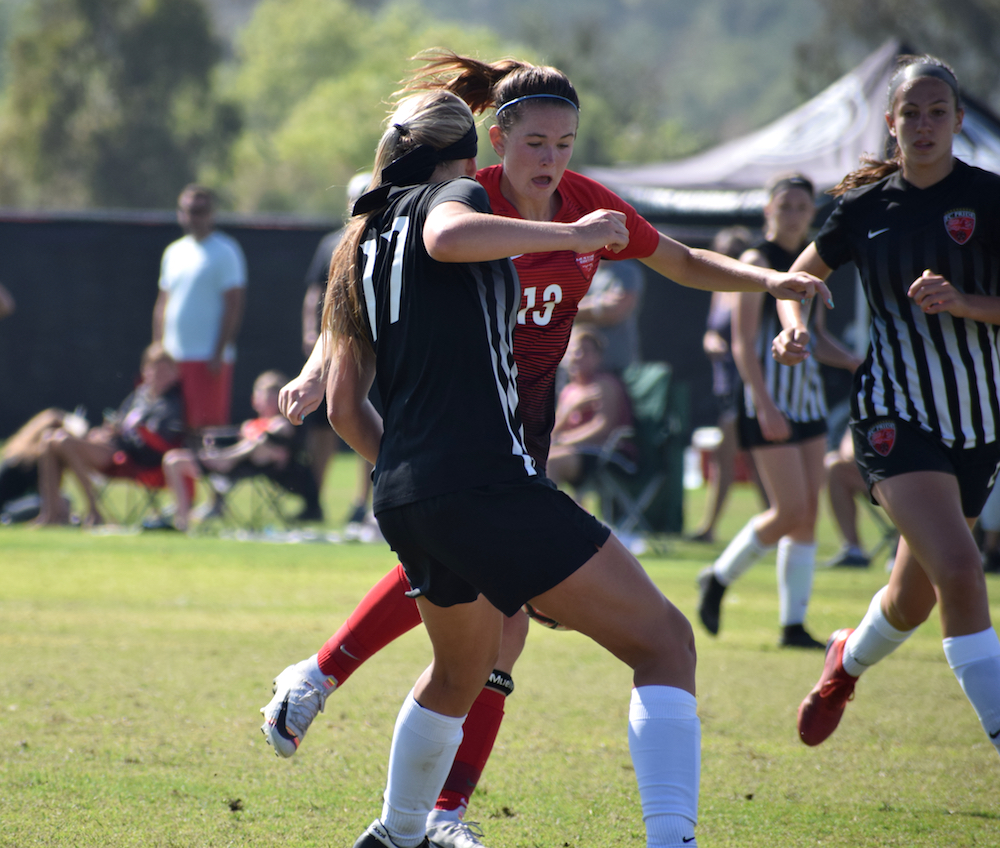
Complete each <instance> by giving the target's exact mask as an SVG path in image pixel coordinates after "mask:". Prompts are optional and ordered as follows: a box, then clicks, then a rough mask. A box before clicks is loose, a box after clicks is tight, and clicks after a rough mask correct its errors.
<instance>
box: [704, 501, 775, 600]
mask: <svg viewBox="0 0 1000 848" xmlns="http://www.w3.org/2000/svg"><path fill="white" fill-rule="evenodd" d="M753 523H754V519H752V518H751V519H750V520H749V521H748V522H747V523H746V526H745V527H744V528H743V529H742V530H740V532H739V533H737V534H736V536H735V537H734V538H733V541H731V542H730V543H729V544H728V545H726V549H725V550H724V551H723V552H722V553H721V554H720V555H719V558H718V559H717V560H716V561H715V565H714V566H713V567H712V571H713V572H714V573H715V579H716V580H718V581H719V582H720V583H721V584H722V585H723V586H728V585H730V584H731V583H732V582H733V581H734V580H736V579H737V578H739V577H741V576H742V575H744V574H746V572H747V571H749V570H750V566H752V565H753V564H754V563H755V562H757V560H759V559H760V558H761V557H762V556H763V555H764V554H765V553H766V552H767V551H768V550H770V548H767V547H765V546H764V545H762V544H761V543H760V540H759V539H758V538H757V531H756V530H755V529H754V526H753Z"/></svg>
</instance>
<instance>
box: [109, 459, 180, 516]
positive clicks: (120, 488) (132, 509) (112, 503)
mask: <svg viewBox="0 0 1000 848" xmlns="http://www.w3.org/2000/svg"><path fill="white" fill-rule="evenodd" d="M91 480H92V483H93V484H94V488H95V492H96V495H97V503H98V508H99V509H100V511H101V515H102V516H104V518H105V520H106V521H107V522H109V523H110V524H117V525H120V526H122V527H135V526H138V525H139V524H142V523H144V522H145V521H147V520H150V519H152V518H154V517H159V516H162V514H163V512H164V507H163V505H162V504H161V503H160V496H161V495H163V494H164V493H168V494H169V492H168V489H167V483H166V480H165V479H164V477H163V470H162V469H161V468H159V467H157V468H148V469H143V470H141V471H139V472H137V473H135V474H133V475H129V476H122V475H104V474H94V475H92V477H91Z"/></svg>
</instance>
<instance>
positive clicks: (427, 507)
mask: <svg viewBox="0 0 1000 848" xmlns="http://www.w3.org/2000/svg"><path fill="white" fill-rule="evenodd" d="M475 155H476V129H475V124H474V122H473V118H472V113H471V111H470V110H469V108H468V106H467V105H466V104H465V103H464V101H462V100H461V99H460V98H458V97H457V96H456V95H454V94H451V93H450V92H445V91H432V92H427V93H423V94H418V95H411V96H409V97H406V98H404V99H403V100H402V101H401V102H400V104H399V106H398V107H397V109H396V111H395V113H394V114H393V116H392V118H391V119H390V123H389V126H388V129H387V130H386V131H385V133H384V134H383V137H382V140H381V142H380V144H379V150H378V154H377V159H376V167H375V169H374V172H375V173H376V174H381V175H382V181H383V182H382V185H381V186H380V187H379V188H377V189H375V190H373V191H371V192H369V193H368V194H366V195H365V196H363V197H362V198H361V200H359V202H358V205H357V206H356V207H355V213H356V214H355V217H354V219H353V220H352V222H351V224H349V225H348V226H349V229H348V232H347V233H346V234H345V235H344V238H343V240H342V241H341V244H340V246H338V249H337V252H336V253H335V255H334V260H333V263H332V265H331V276H330V284H329V287H328V291H327V299H326V305H325V308H324V327H325V328H326V330H327V331H328V332H329V334H330V335H329V343H330V354H331V356H332V358H333V360H334V364H333V366H332V368H331V376H330V380H331V382H330V387H329V392H328V394H329V396H330V397H335V398H338V399H339V400H342V399H343V398H345V397H347V398H348V399H349V402H347V403H343V404H339V405H335V406H334V407H333V408H332V409H331V413H330V418H331V423H333V424H334V426H335V428H336V429H337V431H338V432H339V433H340V434H341V436H342V437H344V438H345V440H346V441H347V442H348V443H349V444H351V445H352V447H354V448H355V449H356V450H357V451H358V452H359V453H361V454H362V455H363V456H365V457H367V458H368V459H369V460H371V461H374V462H375V475H374V508H375V512H376V515H377V517H378V521H379V525H380V528H381V530H382V533H383V535H384V536H385V538H386V540H387V541H388V542H389V543H390V545H391V546H392V548H393V549H394V550H395V551H396V553H397V554H398V555H399V557H400V561H401V562H402V563H403V565H404V567H405V569H406V572H407V576H408V578H409V582H410V585H411V586H412V587H413V591H412V593H411V594H412V595H413V596H415V597H416V600H417V604H418V605H419V607H420V612H421V615H422V618H423V621H424V625H425V627H426V629H427V632H428V635H429V636H430V638H431V643H432V646H433V653H434V658H433V661H432V663H431V665H430V666H429V667H428V669H427V670H426V671H425V672H424V673H423V675H421V677H420V678H419V679H418V681H417V682H416V684H415V685H414V688H413V690H412V692H411V693H410V695H409V696H408V697H407V699H406V702H405V703H404V705H403V708H402V710H401V711H400V714H399V718H398V720H397V723H396V728H395V731H394V734H393V741H392V749H391V753H390V758H389V775H388V781H387V785H386V790H385V794H384V804H383V807H382V813H381V816H380V817H379V819H378V820H376V821H375V822H374V823H373V824H372V825H371V826H370V827H369V828H368V829H367V830H366V831H365V833H364V834H362V836H361V837H360V838H359V839H358V842H357V846H358V848H380V847H382V846H384V848H393V846H399V848H416V846H418V845H427V837H426V835H425V832H426V822H427V816H428V813H429V812H430V810H431V808H432V807H433V805H434V802H435V800H436V799H437V797H438V793H439V791H440V790H441V787H442V785H443V783H444V780H445V777H446V775H447V774H448V771H449V769H450V768H451V764H452V760H453V757H454V754H455V751H456V749H457V748H458V744H459V742H460V741H461V738H462V724H463V722H464V720H465V716H466V714H467V713H468V710H469V707H470V706H471V704H472V703H473V701H474V700H475V699H476V696H477V695H479V693H480V691H481V690H482V688H483V685H484V684H485V683H486V681H487V679H488V677H489V674H490V672H491V670H492V669H493V667H494V664H495V662H496V658H497V653H498V650H499V646H500V636H501V630H502V620H503V614H506V615H511V614H513V613H514V612H516V611H517V610H520V609H521V607H522V606H523V604H524V603H525V602H527V601H532V602H533V603H534V602H537V603H538V605H539V606H541V607H542V608H543V609H546V610H548V611H550V612H551V613H552V614H553V615H555V616H557V617H558V619H559V620H560V621H562V622H564V623H566V624H567V625H568V626H570V627H573V628H575V629H578V630H580V631H581V632H583V633H586V634H587V635H589V636H591V637H592V638H593V639H595V641H597V642H598V643H599V644H601V645H603V646H604V647H606V648H607V649H608V650H609V651H611V652H612V653H613V654H615V655H616V656H618V657H619V658H621V659H622V660H623V661H625V662H626V663H627V664H628V665H629V666H631V667H632V669H633V671H634V676H633V680H634V684H635V688H634V689H633V690H632V695H631V698H632V706H631V709H630V717H629V739H630V745H631V752H632V757H633V763H634V765H635V771H636V776H637V780H638V783H639V790H640V795H641V797H642V802H643V810H644V820H645V824H646V829H647V834H648V840H649V844H651V845H663V846H668V845H677V846H681V845H685V844H687V845H690V844H694V824H695V819H696V817H697V798H698V773H699V760H700V724H699V720H698V716H697V711H696V702H695V698H694V671H695V654H694V638H693V634H692V632H691V627H690V625H689V624H688V622H687V620H686V619H685V618H684V616H683V615H682V614H681V613H680V611H679V610H678V609H677V608H676V607H674V606H673V605H672V604H671V603H670V602H669V601H668V600H667V599H666V598H665V597H664V596H663V595H662V593H661V592H660V591H659V590H658V589H657V588H656V586H655V585H654V584H653V582H652V581H651V580H650V579H649V577H648V576H647V575H646V573H645V572H644V571H643V569H642V567H641V566H640V565H639V563H638V561H637V560H636V559H635V558H634V557H633V556H632V555H631V554H630V553H629V552H628V551H627V549H626V548H625V547H624V546H623V545H622V544H621V543H620V542H618V541H617V540H616V539H615V538H614V536H612V535H610V534H609V531H608V530H607V528H605V527H604V526H603V525H601V524H600V523H599V522H598V521H597V520H596V519H594V518H593V517H592V516H590V515H589V514H587V513H586V512H585V511H584V510H582V509H580V508H579V507H578V506H577V505H576V504H575V503H574V502H573V500H572V499H571V498H569V497H568V496H567V495H565V494H563V493H562V492H560V491H558V490H557V489H555V488H553V487H551V486H550V485H548V484H547V483H546V482H545V481H544V479H543V478H542V477H541V475H540V474H539V473H538V472H537V470H536V468H535V464H534V461H533V460H532V459H531V457H530V456H529V455H528V453H527V449H526V448H525V446H524V438H523V431H522V428H521V423H520V419H519V416H518V409H517V386H516V382H515V376H516V367H515V365H514V358H513V350H512V331H513V328H514V325H515V322H516V317H517V310H518V307H519V305H520V286H519V284H518V280H517V275H516V273H515V271H514V268H513V265H512V263H511V262H510V260H509V259H507V258H506V257H509V256H511V255H513V254H519V253H531V252H537V251H549V250H557V249H566V250H575V251H587V250H596V249H599V248H602V247H604V246H612V247H614V248H621V247H624V246H625V245H626V244H627V242H628V231H627V229H626V228H625V225H624V216H623V215H620V214H619V213H617V212H611V211H607V210H599V211H597V212H594V213H591V214H589V215H587V216H584V217H583V218H582V219H580V220H579V221H578V222H576V223H573V224H568V225H567V224H562V223H555V222H527V221H516V220H513V219H510V218H504V217H501V216H494V215H491V214H488V213H489V211H490V206H489V201H488V199H487V195H486V192H485V190H484V189H483V188H482V187H481V186H480V185H479V184H478V183H476V182H475V180H474V179H463V177H469V178H471V177H474V176H475V173H476V159H475ZM373 379H377V380H378V387H379V392H380V395H381V398H382V403H383V407H384V415H383V417H382V418H381V419H380V418H379V417H378V416H377V415H375V414H374V411H373V410H372V408H371V405H370V403H369V402H368V401H367V396H368V391H369V389H370V386H371V383H372V381H373Z"/></svg>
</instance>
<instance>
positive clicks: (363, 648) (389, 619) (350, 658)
mask: <svg viewBox="0 0 1000 848" xmlns="http://www.w3.org/2000/svg"><path fill="white" fill-rule="evenodd" d="M409 591H410V583H409V581H408V580H407V579H406V573H405V572H404V571H403V566H401V565H397V566H396V567H395V568H394V569H393V570H392V571H390V572H389V573H388V574H387V575H386V576H385V577H383V578H382V579H381V580H379V582H378V583H376V584H375V585H374V586H373V587H372V589H371V590H370V591H369V592H368V594H367V595H365V597H364V598H363V599H362V601H361V603H360V604H358V606H357V607H356V608H355V610H354V612H352V613H351V615H350V617H349V618H348V619H347V621H345V622H344V625H343V626H342V627H341V628H340V630H338V631H337V632H336V633H334V634H333V636H331V637H330V638H329V639H328V640H327V642H326V644H325V645H323V647H322V648H320V650H319V654H318V657H317V659H318V660H319V670H320V671H322V672H323V674H326V675H328V676H330V677H333V678H335V679H336V681H337V685H338V686H343V685H344V683H345V682H346V680H347V678H348V677H350V676H351V675H352V674H353V673H354V671H355V669H357V668H358V666H360V665H361V664H362V663H363V662H365V660H367V659H368V658H369V657H371V656H373V655H374V654H377V653H378V652H379V651H381V650H382V649H383V648H384V647H385V646H386V645H388V644H389V643H390V642H393V641H395V640H396V639H398V638H399V637H400V636H402V635H403V634H404V633H406V632H408V631H410V630H412V629H413V628H414V627H416V626H417V625H418V624H420V620H421V619H420V612H419V611H418V610H417V603H416V601H414V600H413V599H412V598H408V597H406V594H405V593H406V592H409Z"/></svg>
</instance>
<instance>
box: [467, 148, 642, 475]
mask: <svg viewBox="0 0 1000 848" xmlns="http://www.w3.org/2000/svg"><path fill="white" fill-rule="evenodd" d="M502 174H503V166H502V165H493V166H491V167H489V168H483V169H482V170H481V171H479V173H478V174H477V175H476V179H477V180H479V182H480V183H481V184H482V185H483V187H484V188H485V189H486V191H487V193H488V194H489V196H490V206H491V207H492V209H493V213H494V214H495V215H503V216H504V217H506V218H521V217H522V216H521V214H520V213H519V212H518V211H517V209H516V208H515V207H514V205H513V204H512V203H510V201H508V200H507V199H506V198H505V197H504V196H503V194H502V193H501V192H500V178H501V176H502ZM556 194H557V196H558V197H559V199H560V200H561V201H562V205H561V206H560V208H559V211H558V212H557V213H556V216H555V219H554V220H555V221H557V222H562V223H572V222H574V221H578V220H579V219H580V218H582V217H583V216H584V215H587V214H588V213H590V212H594V211H596V210H598V209H615V210H617V211H619V212H623V213H624V214H625V219H626V226H627V227H628V232H629V243H628V247H626V248H625V249H624V250H623V251H622V252H621V253H613V252H612V251H610V250H598V251H595V252H593V253H574V252H573V251H571V250H560V251H553V252H551V253H529V254H524V255H522V256H516V257H514V267H515V268H516V269H517V275H518V277H519V278H520V281H521V308H520V310H519V312H518V314H517V327H516V328H515V330H514V361H515V362H516V363H517V391H518V397H519V399H520V403H519V408H520V412H521V421H522V423H523V425H524V437H525V444H526V445H527V448H528V452H529V453H530V454H531V456H532V457H533V458H534V459H535V461H536V462H538V463H539V464H540V466H541V467H544V466H545V460H546V458H547V457H548V452H549V437H550V435H551V433H552V425H553V423H554V421H555V381H556V370H557V369H558V367H559V363H560V361H561V360H562V358H563V355H564V354H565V353H566V347H567V345H568V344H569V334H570V330H571V329H572V328H573V319H574V318H575V317H576V312H577V308H578V306H579V303H580V300H581V298H582V297H583V296H584V295H585V294H586V293H587V290H588V289H589V288H590V282H591V280H593V279H594V274H595V273H596V272H597V263H598V262H599V261H600V260H601V259H643V258H645V257H647V256H650V255H652V253H653V252H654V251H655V250H656V246H657V244H658V242H659V239H660V234H659V233H658V232H657V231H656V229H655V228H654V227H653V226H652V224H650V223H649V222H648V221H646V219H645V218H643V217H642V216H641V215H639V213H638V212H636V211H635V209H633V208H632V207H631V206H630V205H629V204H628V203H626V202H625V201H624V200H622V199H621V198H620V197H619V196H618V195H617V194H615V193H614V192H613V191H610V190H609V189H607V188H605V187H604V186H602V185H601V184H600V183H598V182H595V181H594V180H592V179H590V178H589V177H585V176H583V175H582V174H578V173H576V172H575V171H566V172H564V173H563V178H562V181H561V182H560V183H559V188H558V190H557V192H556Z"/></svg>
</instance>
